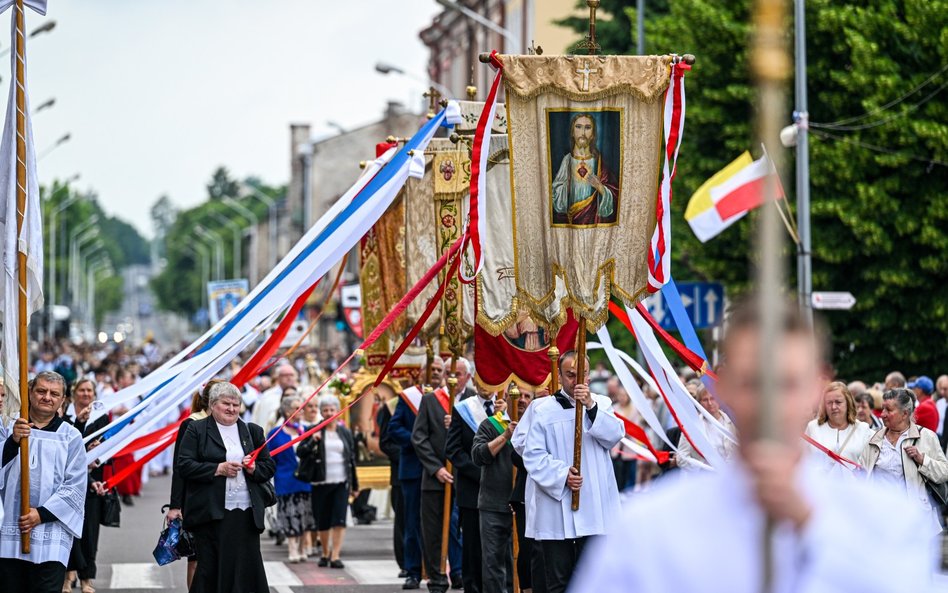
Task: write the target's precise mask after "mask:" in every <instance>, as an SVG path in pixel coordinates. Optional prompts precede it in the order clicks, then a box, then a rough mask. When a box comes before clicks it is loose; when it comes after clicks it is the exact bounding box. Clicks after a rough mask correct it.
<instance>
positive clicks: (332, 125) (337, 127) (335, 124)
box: [326, 119, 349, 134]
mask: <svg viewBox="0 0 948 593" xmlns="http://www.w3.org/2000/svg"><path fill="white" fill-rule="evenodd" d="M326 125H327V126H329V127H330V128H332V129H334V130H336V131H337V132H339V133H340V134H345V133H347V132H348V131H349V130H347V129H345V128H344V127H343V126H342V124H340V123H338V122H334V121H332V120H331V119H329V120H326Z"/></svg>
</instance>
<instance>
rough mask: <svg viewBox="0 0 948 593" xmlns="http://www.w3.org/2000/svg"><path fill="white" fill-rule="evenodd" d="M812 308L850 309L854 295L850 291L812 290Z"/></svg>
mask: <svg viewBox="0 0 948 593" xmlns="http://www.w3.org/2000/svg"><path fill="white" fill-rule="evenodd" d="M811 302H812V303H813V308H814V309H843V310H846V309H852V308H853V305H855V304H856V297H854V296H853V294H852V293H851V292H814V293H813V295H812V297H811Z"/></svg>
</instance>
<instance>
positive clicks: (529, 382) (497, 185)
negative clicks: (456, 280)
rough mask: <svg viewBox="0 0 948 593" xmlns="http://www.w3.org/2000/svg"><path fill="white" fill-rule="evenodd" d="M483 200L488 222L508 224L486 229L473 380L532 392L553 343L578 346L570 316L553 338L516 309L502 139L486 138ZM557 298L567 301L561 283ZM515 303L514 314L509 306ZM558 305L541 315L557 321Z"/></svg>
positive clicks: (543, 380)
mask: <svg viewBox="0 0 948 593" xmlns="http://www.w3.org/2000/svg"><path fill="white" fill-rule="evenodd" d="M485 182H486V185H485V189H486V191H485V192H484V196H483V197H484V199H485V200H486V204H485V206H486V211H487V212H489V213H490V217H491V220H498V221H501V220H505V221H508V224H506V225H504V224H490V225H487V226H486V227H485V229H484V231H485V245H486V249H485V250H484V263H483V269H482V271H481V273H480V274H479V275H478V276H477V281H476V283H475V285H474V286H475V287H476V290H477V325H476V327H475V328H474V368H475V376H474V380H475V381H477V382H478V383H479V384H480V385H481V386H482V387H484V388H485V389H488V390H492V391H493V390H499V389H503V388H505V387H506V386H507V384H509V383H510V382H511V381H514V382H516V383H517V384H518V385H519V386H520V387H521V388H523V389H526V390H529V391H534V390H536V389H537V388H539V387H541V386H543V385H546V384H547V383H548V382H549V380H550V368H551V367H550V359H549V356H548V353H549V348H550V345H551V340H555V341H556V344H557V347H558V348H559V349H560V351H561V352H565V351H567V350H571V349H572V348H573V344H574V343H575V341H576V330H577V324H576V322H575V320H574V319H572V317H570V318H569V319H567V318H566V314H565V312H564V318H563V319H562V320H560V321H558V322H557V323H556V327H559V328H560V330H559V332H558V333H557V334H556V335H555V336H554V335H553V332H552V331H551V329H550V328H549V327H543V326H541V325H539V324H537V323H536V321H534V320H533V318H532V317H531V315H530V312H529V310H528V309H526V308H524V307H519V306H518V305H517V304H518V302H519V301H518V300H517V287H516V283H515V278H514V273H513V270H514V265H513V257H514V256H513V236H512V234H511V232H510V227H509V221H510V219H511V218H510V217H511V204H510V151H509V150H508V141H507V136H506V135H497V134H495V135H493V136H491V138H490V144H489V150H488V154H487V170H486V175H485ZM558 294H559V295H560V296H561V297H562V296H565V294H566V293H565V290H564V289H563V283H562V282H560V283H559V290H558ZM512 303H513V307H514V308H513V310H512V308H511V304H512ZM558 306H559V304H558V301H557V302H555V303H553V304H552V305H551V307H550V310H549V311H547V312H546V313H545V315H546V316H547V317H549V318H556V317H557V316H558V313H559V309H558Z"/></svg>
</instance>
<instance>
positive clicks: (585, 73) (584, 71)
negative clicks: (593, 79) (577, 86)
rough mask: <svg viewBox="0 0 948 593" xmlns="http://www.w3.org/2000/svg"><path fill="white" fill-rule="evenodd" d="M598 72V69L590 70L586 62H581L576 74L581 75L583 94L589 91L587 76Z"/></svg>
mask: <svg viewBox="0 0 948 593" xmlns="http://www.w3.org/2000/svg"><path fill="white" fill-rule="evenodd" d="M597 72H599V69H598V68H590V67H589V63H588V62H583V67H582V68H577V70H576V74H582V75H583V92H586V91H588V90H589V75H590V74H595V73H597Z"/></svg>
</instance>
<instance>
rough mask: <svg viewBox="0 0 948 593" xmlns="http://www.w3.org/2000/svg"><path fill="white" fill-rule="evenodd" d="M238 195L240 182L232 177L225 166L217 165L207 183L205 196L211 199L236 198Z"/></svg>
mask: <svg viewBox="0 0 948 593" xmlns="http://www.w3.org/2000/svg"><path fill="white" fill-rule="evenodd" d="M238 195H240V182H239V181H237V180H236V179H232V178H231V176H230V173H229V172H228V171H227V168H226V167H218V168H217V170H216V171H214V174H213V175H212V176H211V181H210V183H208V184H207V196H208V197H209V198H210V199H212V200H222V199H224V198H236V197H237V196H238Z"/></svg>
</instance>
